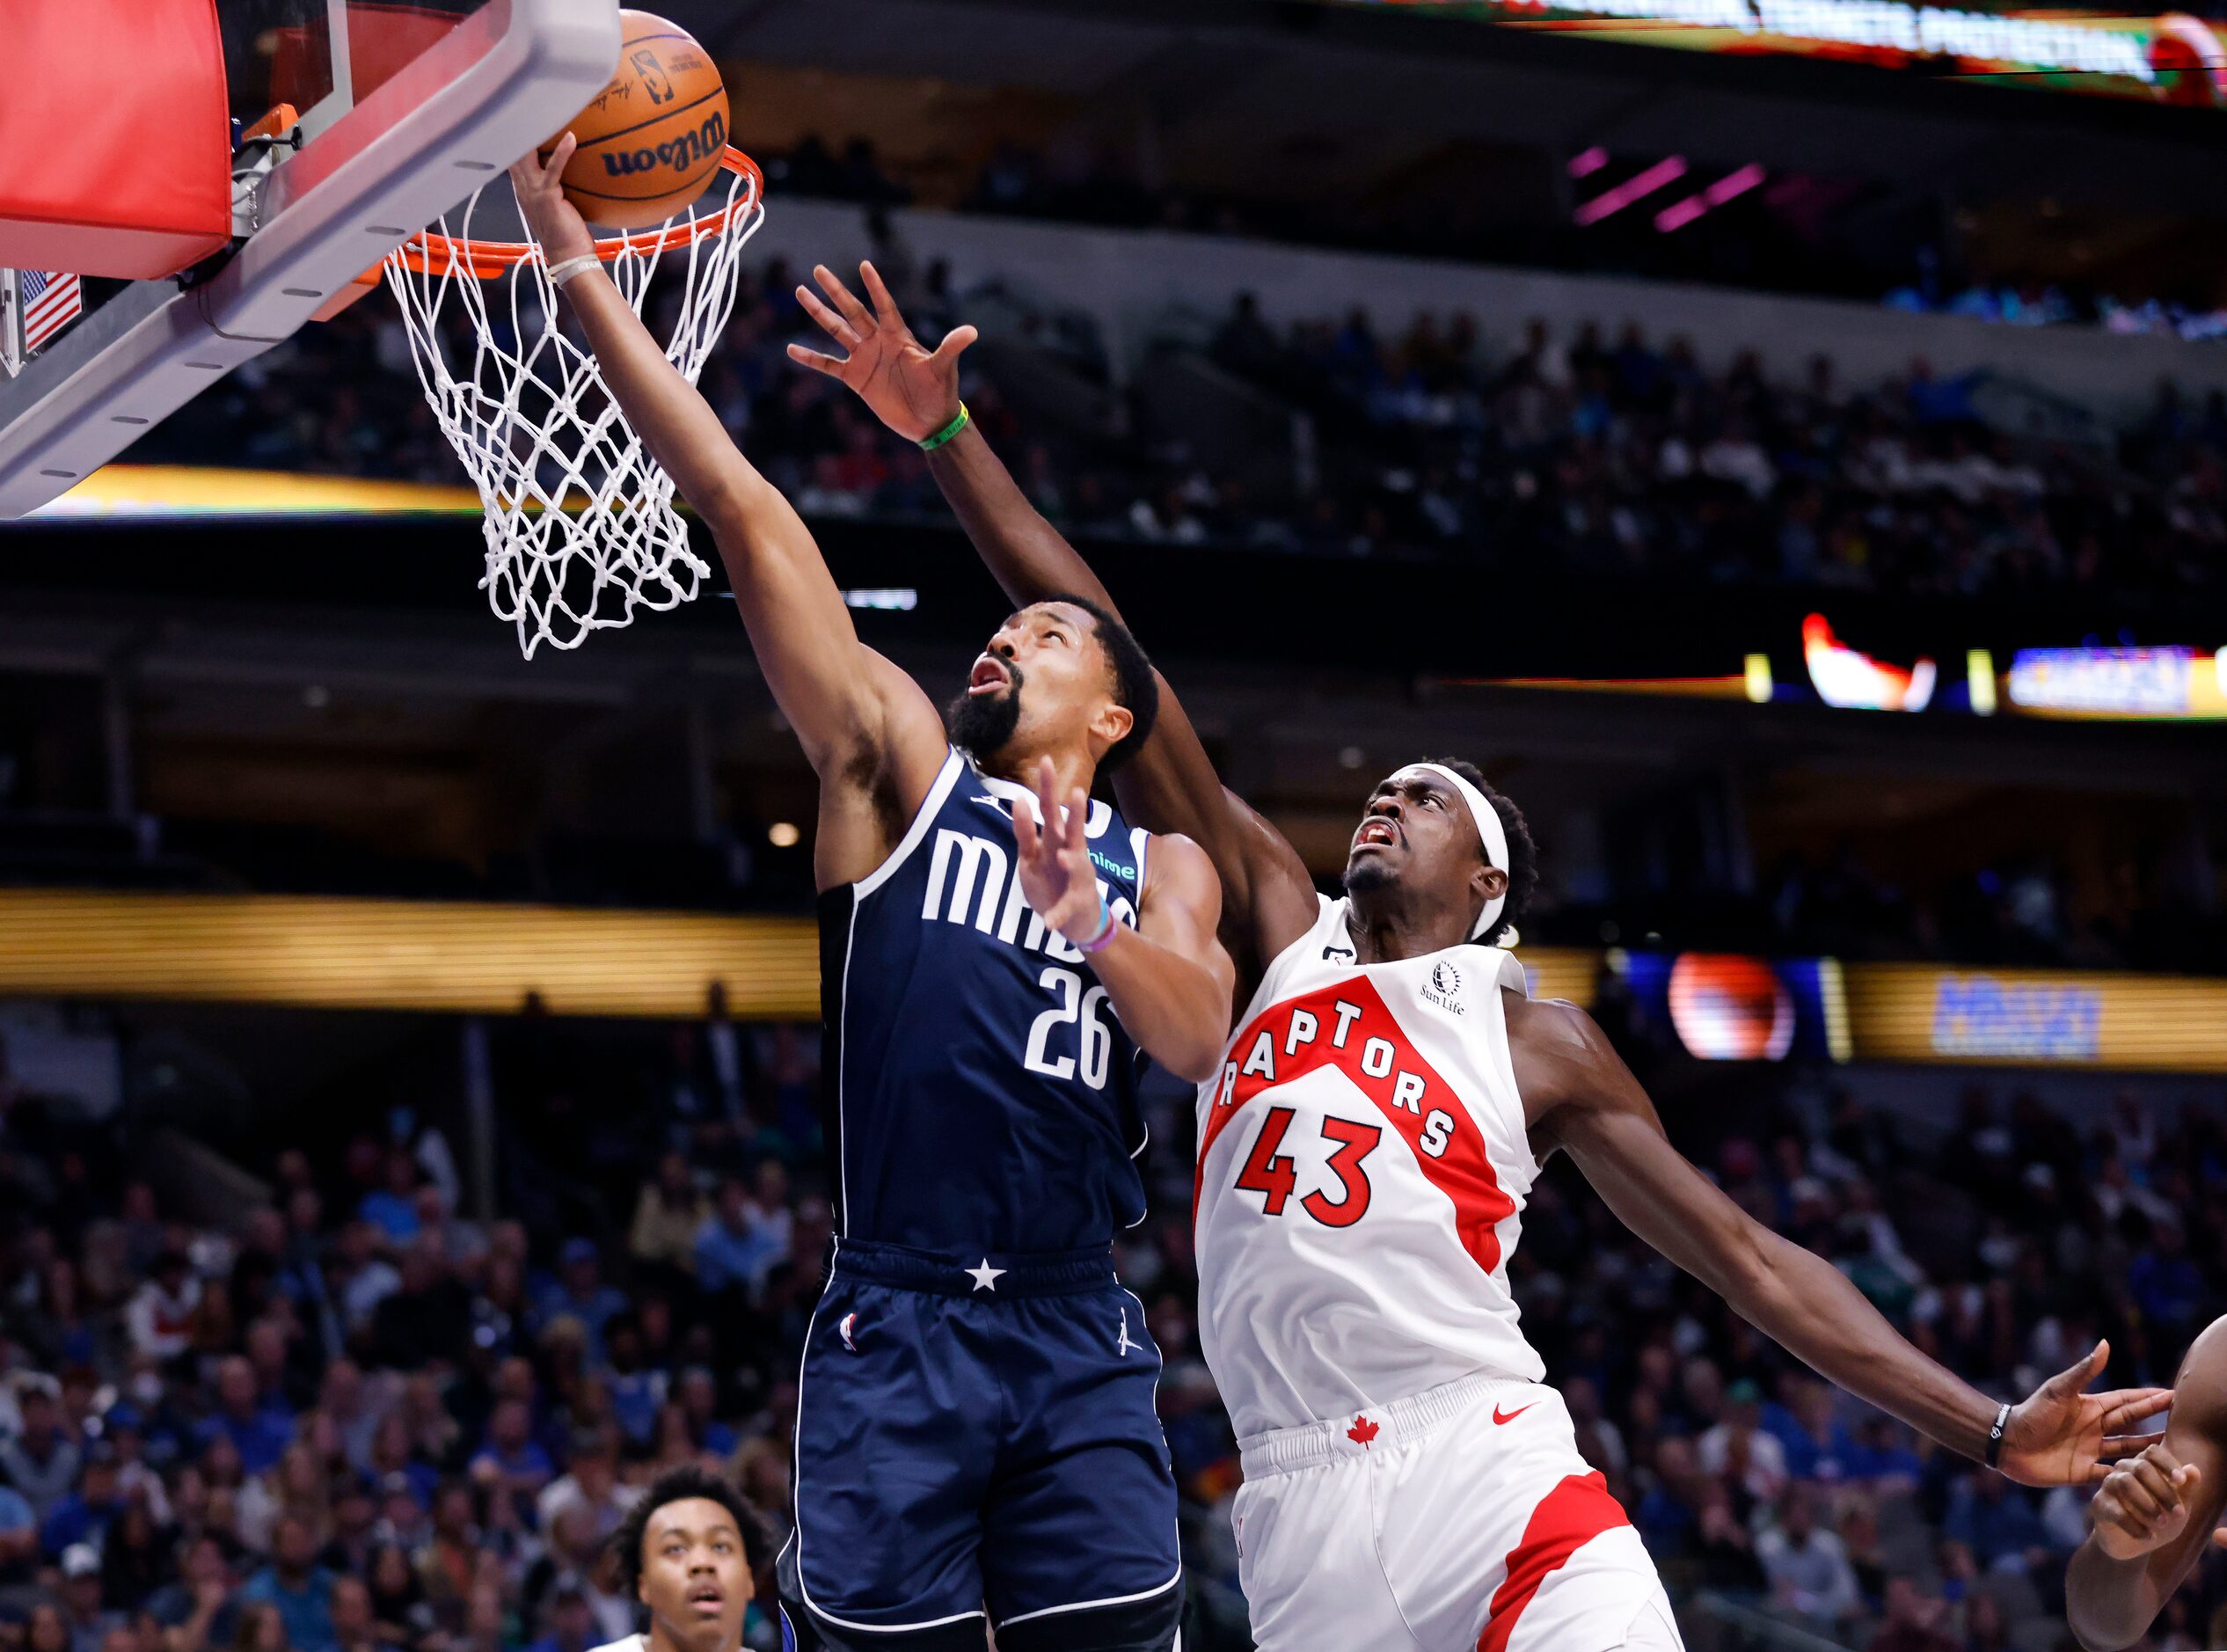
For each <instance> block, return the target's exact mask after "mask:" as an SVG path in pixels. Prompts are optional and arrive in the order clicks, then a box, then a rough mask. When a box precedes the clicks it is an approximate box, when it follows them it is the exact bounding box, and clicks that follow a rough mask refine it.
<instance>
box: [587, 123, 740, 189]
mask: <svg viewBox="0 0 2227 1652" xmlns="http://www.w3.org/2000/svg"><path fill="white" fill-rule="evenodd" d="M726 149H727V117H726V116H725V115H723V114H718V113H714V114H712V116H711V117H709V118H708V119H707V120H706V121H705V122H704V124H703V125H702V126H700V127H698V128H696V130H695V131H693V132H683V133H682V134H681V135H680V136H678V137H676V138H672V139H669V140H668V141H667V142H665V143H660V144H659V145H657V147H656V148H654V149H639V150H605V151H604V153H603V175H604V176H605V177H606V178H631V177H632V176H633V175H635V174H636V173H638V172H656V171H658V170H659V169H660V168H665V169H668V170H673V171H679V172H689V171H691V170H693V169H694V168H696V167H698V166H704V165H708V164H710V163H712V162H713V161H716V160H717V159H719V156H720V155H721V154H722V153H724V152H725V150H726Z"/></svg>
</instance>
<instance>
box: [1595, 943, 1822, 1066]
mask: <svg viewBox="0 0 2227 1652" xmlns="http://www.w3.org/2000/svg"><path fill="white" fill-rule="evenodd" d="M1608 962H1609V967H1610V969H1613V970H1615V971H1616V973H1617V974H1618V975H1619V976H1623V978H1624V983H1625V987H1626V988H1627V989H1628V990H1629V991H1630V993H1631V995H1632V1011H1633V1013H1634V1014H1635V1015H1637V1016H1638V1017H1639V1019H1640V1020H1642V1021H1647V1022H1652V1023H1654V1027H1656V1029H1657V1030H1658V1031H1661V1030H1662V1029H1665V1028H1667V1029H1668V1031H1669V1033H1670V1034H1672V1036H1673V1037H1674V1038H1675V1039H1676V1042H1677V1043H1678V1044H1679V1045H1680V1046H1682V1047H1683V1049H1685V1051H1686V1053H1687V1054H1688V1055H1690V1056H1693V1057H1695V1058H1696V1059H1697V1060H1699V1061H1789V1060H1800V1061H1845V1060H1847V1059H1848V1054H1849V1044H1848V1024H1847V1018H1846V1014H1845V1012H1844V1008H1843V1005H1842V998H1841V989H1840V966H1839V965H1838V964H1837V963H1836V962H1835V961H1833V960H1831V959H1829V958H1793V959H1790V958H1756V957H1749V956H1747V955H1745V954H1737V953H1705V952H1683V953H1648V952H1633V953H1626V952H1620V951H1612V952H1610V954H1608Z"/></svg>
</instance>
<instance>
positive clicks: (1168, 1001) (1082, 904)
mask: <svg viewBox="0 0 2227 1652" xmlns="http://www.w3.org/2000/svg"><path fill="white" fill-rule="evenodd" d="M1035 783H1036V805H1037V808H1038V811H1039V813H1040V817H1041V819H1042V820H1043V822H1045V823H1044V824H1043V825H1038V824H1037V817H1035V816H1032V815H1030V814H1029V812H1028V811H1027V810H1026V809H1015V810H1014V811H1013V838H1014V843H1015V846H1016V848H1017V849H1018V850H1019V859H1020V867H1019V870H1020V886H1021V893H1022V894H1023V895H1026V896H1027V897H1028V903H1029V905H1030V906H1032V907H1033V908H1034V909H1035V910H1036V912H1037V914H1038V915H1039V916H1040V917H1042V918H1043V920H1044V922H1045V923H1046V924H1048V925H1050V926H1051V927H1052V928H1054V929H1055V930H1057V931H1058V932H1060V933H1061V934H1062V935H1064V936H1065V937H1066V938H1067V939H1069V940H1070V941H1072V942H1074V943H1075V945H1077V947H1081V948H1082V949H1083V950H1084V953H1086V954H1088V955H1089V959H1090V966H1091V972H1092V974H1093V975H1095V976H1097V977H1098V979H1099V985H1101V986H1103V987H1104V988H1105V989H1106V1000H1107V1002H1108V1003H1110V1004H1111V1005H1113V1006H1114V1014H1115V1015H1116V1016H1118V1017H1120V1019H1121V1025H1122V1026H1123V1027H1127V1028H1128V1032H1129V1035H1130V1036H1131V1037H1133V1038H1134V1039H1135V1040H1136V1042H1138V1043H1139V1044H1141V1045H1142V1046H1143V1048H1144V1052H1145V1054H1147V1055H1149V1056H1151V1057H1152V1059H1153V1060H1155V1061H1157V1062H1158V1063H1159V1064H1160V1065H1162V1066H1163V1067H1165V1068H1166V1069H1167V1070H1168V1071H1170V1072H1172V1073H1174V1074H1175V1075H1176V1076H1177V1077H1178V1078H1187V1079H1189V1080H1190V1081H1191V1082H1192V1083H1193V1084H1203V1083H1205V1082H1206V1081H1207V1079H1208V1078H1212V1077H1213V1076H1214V1072H1215V1070H1216V1067H1218V1066H1219V1065H1220V1064H1221V1061H1222V1046H1223V1044H1224V1043H1225V1042H1227V1041H1228V1039H1229V1036H1230V976H1231V974H1232V971H1231V969H1230V955H1229V954H1227V953H1226V952H1224V951H1223V949H1222V944H1221V943H1220V942H1219V941H1217V940H1216V939H1215V938H1214V932H1215V928H1216V922H1217V920H1218V919H1219V918H1220V917H1221V904H1222V888H1221V885H1220V884H1219V883H1217V882H1216V880H1215V876H1214V868H1213V867H1212V866H1208V864H1207V858H1206V856H1205V855H1203V854H1201V852H1199V846H1198V845H1197V844H1194V843H1193V842H1191V841H1190V840H1189V839H1188V838H1186V837H1156V838H1154V839H1153V841H1152V854H1151V858H1150V860H1149V861H1148V862H1147V863H1146V866H1145V871H1144V876H1145V884H1144V888H1143V889H1141V890H1140V891H1139V892H1138V907H1139V910H1138V912H1137V926H1136V927H1135V929H1130V928H1129V927H1128V925H1123V924H1120V923H1117V922H1115V921H1114V914H1113V911H1112V910H1111V909H1110V908H1108V907H1107V905H1106V896H1105V895H1103V894H1102V893H1101V892H1100V891H1099V887H1098V868H1097V867H1096V866H1094V865H1092V861H1091V845H1090V841H1089V837H1088V836H1087V832H1086V827H1085V822H1087V821H1088V820H1089V817H1090V808H1091V800H1090V795H1089V793H1085V792H1084V790H1083V789H1082V788H1081V787H1080V786H1077V788H1076V789H1075V791H1074V792H1073V793H1072V794H1071V795H1070V796H1069V797H1068V798H1067V800H1066V802H1065V812H1064V814H1063V815H1062V806H1061V801H1060V799H1059V795H1058V782H1057V779H1056V778H1055V775H1054V773H1053V770H1052V760H1051V759H1050V758H1049V757H1046V758H1045V759H1044V760H1043V764H1042V766H1041V767H1040V769H1039V770H1038V771H1037V773H1036V777H1035Z"/></svg>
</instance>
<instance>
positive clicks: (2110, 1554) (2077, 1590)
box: [2064, 1319, 2227, 1652]
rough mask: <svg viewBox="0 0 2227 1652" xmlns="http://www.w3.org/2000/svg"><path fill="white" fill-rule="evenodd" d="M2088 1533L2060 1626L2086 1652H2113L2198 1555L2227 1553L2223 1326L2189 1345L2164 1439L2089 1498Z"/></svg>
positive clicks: (2139, 1632) (2139, 1631) (2142, 1626)
mask: <svg viewBox="0 0 2227 1652" xmlns="http://www.w3.org/2000/svg"><path fill="white" fill-rule="evenodd" d="M2090 1513H2091V1514H2092V1516H2093V1517H2094V1521H2095V1525H2094V1529H2093V1530H2092V1531H2090V1532H2089V1533H2088V1540H2087V1541H2086V1542H2085V1544H2083V1545H2082V1546H2081V1547H2080V1552H2079V1553H2077V1554H2075V1555H2074V1556H2073V1557H2072V1566H2071V1568H2070V1571H2068V1572H2067V1573H2066V1575H2065V1585H2064V1606H2065V1619H2066V1621H2067V1622H2068V1623H2070V1625H2071V1626H2072V1633H2073V1634H2075V1635H2077V1636H2078V1637H2079V1641H2080V1644H2081V1645H2082V1646H2084V1647H2086V1648H2088V1652H2118V1648H2121V1647H2126V1646H2131V1645H2133V1644H2134V1643H2135V1642H2136V1641H2139V1640H2141V1639H2142V1637H2143V1635H2144V1634H2148V1633H2149V1630H2150V1623H2151V1621H2152V1620H2153V1619H2155V1618H2156V1617H2157V1615H2158V1612H2159V1611H2160V1610H2161V1609H2162V1608H2163V1607H2164V1605H2165V1602H2166V1601H2168V1600H2170V1599H2171V1598H2172V1595H2173V1591H2174V1590H2178V1589H2179V1588H2180V1586H2181V1584H2182V1583H2185V1582H2187V1578H2188V1575H2189V1574H2190V1573H2191V1572H2193V1571H2194V1570H2195V1568H2196V1562H2197V1560H2198V1559H2199V1558H2200V1557H2201V1555H2202V1553H2203V1552H2204V1548H2205V1546H2206V1545H2207V1544H2209V1543H2219V1544H2222V1545H2223V1546H2227V1532H2223V1531H2219V1529H2218V1526H2219V1521H2220V1517H2221V1516H2222V1514H2223V1513H2227V1319H2220V1320H2215V1321H2214V1322H2213V1324H2212V1326H2211V1327H2210V1328H2209V1330H2207V1331H2205V1332H2204V1333H2203V1334H2201V1335H2200V1336H2198V1337H2197V1339H2196V1340H2195V1341H2194V1342H2193V1343H2192V1344H2190V1346H2189V1349H2188V1352H2187V1356H2185V1357H2184V1358H2183V1359H2182V1360H2181V1363H2180V1377H2179V1378H2177V1379H2176V1380H2175V1383H2174V1385H2173V1409H2172V1422H2171V1423H2170V1424H2168V1425H2167V1427H2166V1429H2165V1437H2164V1438H2163V1439H2162V1440H2160V1441H2159V1442H2158V1444H2154V1445H2152V1446H2150V1448H2149V1449H2148V1450H2146V1451H2143V1453H2142V1455H2141V1456H2139V1457H2137V1458H2133V1459H2131V1460H2130V1461H2128V1462H2124V1463H2121V1464H2120V1465H2119V1466H2118V1467H2117V1468H2116V1469H2115V1470H2114V1471H2113V1473H2112V1474H2111V1477H2110V1478H2109V1479H2108V1480H2105V1481H2104V1482H2103V1485H2102V1487H2101V1488H2099V1490H2098V1491H2097V1493H2096V1498H2095V1502H2094V1503H2093V1504H2092V1506H2091V1509H2090Z"/></svg>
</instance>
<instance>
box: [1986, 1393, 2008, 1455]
mask: <svg viewBox="0 0 2227 1652" xmlns="http://www.w3.org/2000/svg"><path fill="white" fill-rule="evenodd" d="M2010 1429H2011V1407H2010V1402H2009V1401H2007V1400H2006V1401H2004V1406H2003V1408H2002V1409H2001V1410H2000V1411H1998V1412H1997V1413H1996V1414H1995V1426H1994V1427H1993V1428H1991V1429H1989V1430H1988V1431H1987V1466H1989V1467H1990V1468H2000V1467H2001V1466H2003V1436H2004V1435H2005V1434H2007V1433H2009V1432H2010Z"/></svg>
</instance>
